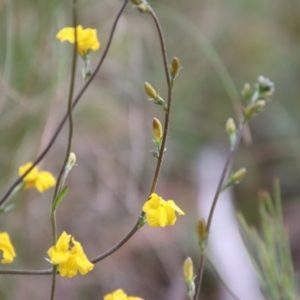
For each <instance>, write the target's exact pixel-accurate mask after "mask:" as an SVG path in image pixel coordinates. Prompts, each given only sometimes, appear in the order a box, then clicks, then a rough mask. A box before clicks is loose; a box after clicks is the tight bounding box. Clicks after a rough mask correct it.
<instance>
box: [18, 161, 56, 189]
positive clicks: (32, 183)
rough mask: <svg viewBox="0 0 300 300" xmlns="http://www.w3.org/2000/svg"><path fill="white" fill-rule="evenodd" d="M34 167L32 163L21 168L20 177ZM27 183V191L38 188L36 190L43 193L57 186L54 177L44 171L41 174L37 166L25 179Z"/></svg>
mask: <svg viewBox="0 0 300 300" xmlns="http://www.w3.org/2000/svg"><path fill="white" fill-rule="evenodd" d="M31 166H32V163H31V162H28V163H27V164H25V165H23V166H21V167H20V168H19V176H22V175H23V174H24V173H25V172H26V171H27V170H28V169H29V168H30V167H31ZM23 181H24V182H25V189H30V188H32V187H36V189H37V190H38V191H39V192H40V193H43V192H45V191H46V190H48V189H50V188H51V187H53V186H54V185H55V184H56V180H55V178H54V176H53V175H52V174H51V173H49V172H47V171H42V172H39V169H38V167H37V166H35V167H34V168H33V169H32V170H31V171H30V172H29V173H28V174H27V175H26V176H25V177H24V179H23Z"/></svg>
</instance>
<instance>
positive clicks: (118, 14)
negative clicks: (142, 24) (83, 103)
mask: <svg viewBox="0 0 300 300" xmlns="http://www.w3.org/2000/svg"><path fill="white" fill-rule="evenodd" d="M128 1H129V0H124V2H123V4H122V6H121V8H120V10H119V12H118V13H117V16H116V18H115V20H114V23H113V26H112V29H111V31H110V35H109V38H108V42H107V45H106V47H105V49H104V51H103V54H102V56H101V58H100V60H99V62H98V64H97V66H96V68H95V70H94V71H93V72H92V74H91V77H90V78H89V79H88V80H87V81H86V82H85V84H84V85H83V86H82V88H81V89H80V90H79V92H78V93H77V95H76V96H75V98H74V100H73V103H72V109H74V107H75V106H76V105H77V103H78V102H79V100H80V99H81V97H82V95H83V94H84V92H85V91H86V89H87V88H88V86H89V85H90V84H91V82H92V81H93V79H94V78H95V76H96V74H97V73H98V71H99V70H100V68H101V66H102V64H103V62H104V60H105V58H106V55H107V53H108V50H109V48H110V45H111V42H112V39H113V36H114V33H115V30H116V27H117V24H118V21H119V19H120V17H121V15H122V13H123V11H124V9H125V7H126V5H127V3H128ZM67 119H68V112H67V113H66V114H65V115H64V117H63V118H62V120H61V122H60V123H59V125H58V126H57V128H56V130H55V132H54V134H53V136H52V138H51V139H50V141H49V143H48V145H47V146H46V147H45V149H44V150H43V151H42V153H41V154H40V155H39V156H38V157H37V158H36V160H35V161H34V162H33V164H32V166H31V167H30V168H29V169H28V170H27V171H26V172H25V173H24V174H23V175H22V176H20V177H18V179H16V180H15V182H14V183H13V184H12V185H11V186H10V187H9V188H8V190H7V191H6V192H5V193H4V195H3V196H2V198H1V199H0V206H1V205H2V204H3V203H4V202H5V200H6V199H7V198H8V196H9V195H10V194H11V193H12V191H13V190H14V188H15V187H16V186H17V185H18V184H19V183H20V182H22V180H23V179H24V177H25V176H26V175H27V174H28V173H29V172H30V171H31V170H32V169H33V168H34V167H35V166H36V165H37V164H38V163H39V162H40V161H41V160H42V159H43V158H44V157H45V155H46V154H47V153H48V151H49V150H50V149H51V147H52V145H53V144H54V142H55V141H56V139H57V137H58V135H59V133H60V132H61V130H62V128H63V126H64V124H65V122H66V121H67Z"/></svg>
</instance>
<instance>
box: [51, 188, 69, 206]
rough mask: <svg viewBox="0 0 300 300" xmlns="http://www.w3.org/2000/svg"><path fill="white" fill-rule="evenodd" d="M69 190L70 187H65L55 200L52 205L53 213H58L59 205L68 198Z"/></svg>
mask: <svg viewBox="0 0 300 300" xmlns="http://www.w3.org/2000/svg"><path fill="white" fill-rule="evenodd" d="M68 190H69V187H67V186H65V187H64V188H63V189H62V190H61V191H60V193H59V194H58V195H57V196H56V198H55V200H54V201H53V204H52V211H56V209H57V207H58V205H59V204H60V202H61V200H62V199H63V198H64V197H65V196H66V194H67V192H68Z"/></svg>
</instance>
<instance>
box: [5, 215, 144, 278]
mask: <svg viewBox="0 0 300 300" xmlns="http://www.w3.org/2000/svg"><path fill="white" fill-rule="evenodd" d="M139 220H140V219H139ZM139 220H138V221H137V223H136V224H135V225H134V227H133V228H132V229H131V230H130V232H128V233H127V234H126V236H124V238H122V240H120V241H119V242H118V243H117V244H116V245H114V246H113V247H111V248H110V249H109V250H107V251H105V252H104V253H102V254H100V255H98V256H96V257H95V258H93V259H91V260H90V261H91V262H92V263H94V264H95V263H98V262H99V261H101V260H103V259H104V258H106V257H107V256H109V255H111V254H112V253H114V252H115V251H117V250H118V249H119V248H121V247H122V246H123V245H124V244H125V243H126V242H127V241H128V240H129V239H130V238H131V237H132V236H133V235H134V234H135V233H136V232H137V231H138V229H139V228H140V222H139ZM56 273H57V272H56ZM52 274H53V270H52V269H46V270H0V275H52Z"/></svg>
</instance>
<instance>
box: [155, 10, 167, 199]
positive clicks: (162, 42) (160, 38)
mask: <svg viewBox="0 0 300 300" xmlns="http://www.w3.org/2000/svg"><path fill="white" fill-rule="evenodd" d="M149 12H150V15H151V16H152V18H153V20H154V23H155V26H156V28H157V32H158V36H159V41H160V46H161V51H162V57H163V63H164V69H165V74H166V81H167V86H168V99H167V111H166V113H165V124H164V132H163V138H162V142H161V147H160V151H159V156H158V161H157V165H156V169H155V173H154V178H153V182H152V186H151V190H150V194H152V193H153V192H154V191H155V189H156V185H157V181H158V177H159V173H160V170H161V166H162V161H163V156H164V151H165V145H166V141H167V136H168V131H169V124H170V113H171V103H172V82H171V78H170V74H169V69H168V59H167V50H166V45H165V40H164V36H163V32H162V29H161V26H160V23H159V20H158V18H157V16H156V14H155V12H154V10H153V9H152V8H151V6H149Z"/></svg>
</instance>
